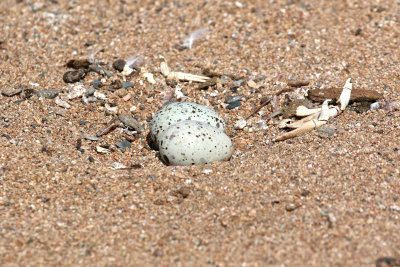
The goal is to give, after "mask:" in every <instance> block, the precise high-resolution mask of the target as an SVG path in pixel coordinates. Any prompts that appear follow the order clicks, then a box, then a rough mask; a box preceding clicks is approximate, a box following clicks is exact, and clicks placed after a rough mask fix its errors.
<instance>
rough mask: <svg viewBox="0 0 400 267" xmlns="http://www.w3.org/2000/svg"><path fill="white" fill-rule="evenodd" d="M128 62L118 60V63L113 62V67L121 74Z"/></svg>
mask: <svg viewBox="0 0 400 267" xmlns="http://www.w3.org/2000/svg"><path fill="white" fill-rule="evenodd" d="M125 64H126V61H125V60H123V59H117V60H116V61H114V62H113V64H112V66H113V68H114V69H115V70H117V71H119V72H121V71H123V70H124V67H125Z"/></svg>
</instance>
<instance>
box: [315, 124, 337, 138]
mask: <svg viewBox="0 0 400 267" xmlns="http://www.w3.org/2000/svg"><path fill="white" fill-rule="evenodd" d="M317 132H318V135H319V136H320V137H322V138H329V137H332V136H333V135H334V134H335V132H336V129H334V128H333V127H330V126H328V125H322V126H321V127H319V128H318V129H317Z"/></svg>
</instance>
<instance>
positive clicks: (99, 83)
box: [90, 80, 103, 89]
mask: <svg viewBox="0 0 400 267" xmlns="http://www.w3.org/2000/svg"><path fill="white" fill-rule="evenodd" d="M90 85H91V86H93V87H94V88H95V89H99V88H100V87H101V86H102V85H103V84H102V83H101V81H100V80H94V81H93V82H91V83H90Z"/></svg>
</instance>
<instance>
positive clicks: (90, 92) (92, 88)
mask: <svg viewBox="0 0 400 267" xmlns="http://www.w3.org/2000/svg"><path fill="white" fill-rule="evenodd" d="M94 91H95V89H94V87H89V88H88V89H86V92H85V96H92V95H93V94H94Z"/></svg>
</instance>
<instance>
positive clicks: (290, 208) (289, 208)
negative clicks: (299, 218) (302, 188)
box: [285, 203, 298, 211]
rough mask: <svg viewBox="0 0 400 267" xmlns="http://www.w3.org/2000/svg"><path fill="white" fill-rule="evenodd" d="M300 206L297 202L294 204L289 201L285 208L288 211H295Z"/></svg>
mask: <svg viewBox="0 0 400 267" xmlns="http://www.w3.org/2000/svg"><path fill="white" fill-rule="evenodd" d="M297 208H298V206H297V205H296V204H294V203H288V204H287V205H286V206H285V210H286V211H294V210H295V209H297Z"/></svg>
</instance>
